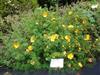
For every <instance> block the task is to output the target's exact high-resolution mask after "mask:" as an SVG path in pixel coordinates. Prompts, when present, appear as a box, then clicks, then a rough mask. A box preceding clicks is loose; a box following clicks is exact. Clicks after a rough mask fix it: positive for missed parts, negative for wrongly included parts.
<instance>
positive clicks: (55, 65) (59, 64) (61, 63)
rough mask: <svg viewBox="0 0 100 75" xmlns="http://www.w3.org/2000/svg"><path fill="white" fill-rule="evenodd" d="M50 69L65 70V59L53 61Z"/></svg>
mask: <svg viewBox="0 0 100 75" xmlns="http://www.w3.org/2000/svg"><path fill="white" fill-rule="evenodd" d="M50 67H51V68H63V67H64V59H63V58H60V59H51V62H50Z"/></svg>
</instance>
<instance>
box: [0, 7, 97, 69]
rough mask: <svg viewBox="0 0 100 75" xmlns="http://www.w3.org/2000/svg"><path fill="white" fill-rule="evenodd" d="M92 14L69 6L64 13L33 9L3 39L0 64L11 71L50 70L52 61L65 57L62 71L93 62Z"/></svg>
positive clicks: (14, 24) (21, 17)
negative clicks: (11, 68) (12, 69)
mask: <svg viewBox="0 0 100 75" xmlns="http://www.w3.org/2000/svg"><path fill="white" fill-rule="evenodd" d="M93 15H94V14H93V12H92V11H91V10H87V9H84V8H80V7H68V8H67V9H65V10H64V12H63V14H61V13H59V12H58V11H55V12H52V11H48V10H47V9H41V8H36V9H35V10H34V12H29V13H27V14H22V15H20V20H19V21H16V22H15V23H13V24H12V28H13V31H11V32H10V34H8V35H7V36H6V37H3V38H2V39H3V44H4V47H3V50H1V51H2V57H1V58H0V59H1V60H0V63H1V64H4V65H6V66H8V67H13V68H14V69H19V70H27V69H49V65H50V61H51V59H53V58H64V70H66V69H68V70H79V69H81V68H83V67H84V66H87V64H90V63H93V62H94V60H95V54H94V50H93V49H94V48H95V50H97V49H98V47H97V45H96V44H94V43H95V42H96V41H98V40H99V39H98V38H97V37H94V36H93V35H92V34H91V28H94V27H96V26H95V23H96V21H95V19H94V17H93Z"/></svg>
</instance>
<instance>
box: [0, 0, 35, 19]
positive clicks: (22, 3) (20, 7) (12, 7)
mask: <svg viewBox="0 0 100 75" xmlns="http://www.w3.org/2000/svg"><path fill="white" fill-rule="evenodd" d="M36 5H37V0H0V15H1V16H3V17H6V16H7V15H9V14H18V13H19V12H20V11H24V10H28V9H30V8H34V7H36Z"/></svg>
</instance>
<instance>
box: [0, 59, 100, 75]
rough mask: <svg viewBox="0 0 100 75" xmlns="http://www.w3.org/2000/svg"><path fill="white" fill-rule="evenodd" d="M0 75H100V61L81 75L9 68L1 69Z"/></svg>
mask: <svg viewBox="0 0 100 75" xmlns="http://www.w3.org/2000/svg"><path fill="white" fill-rule="evenodd" d="M0 75H100V60H99V61H97V63H96V64H95V65H94V66H93V67H91V68H88V67H86V68H84V69H83V70H82V71H81V72H80V73H77V74H75V73H60V72H54V73H52V74H50V73H48V72H47V71H36V72H32V71H31V72H20V71H13V70H11V69H7V68H0Z"/></svg>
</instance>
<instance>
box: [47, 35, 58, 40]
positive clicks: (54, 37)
mask: <svg viewBox="0 0 100 75" xmlns="http://www.w3.org/2000/svg"><path fill="white" fill-rule="evenodd" d="M58 36H59V35H58V34H53V35H51V36H50V37H49V38H50V40H51V41H55V40H56V39H58Z"/></svg>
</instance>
